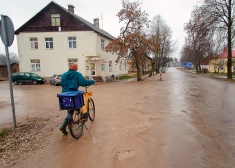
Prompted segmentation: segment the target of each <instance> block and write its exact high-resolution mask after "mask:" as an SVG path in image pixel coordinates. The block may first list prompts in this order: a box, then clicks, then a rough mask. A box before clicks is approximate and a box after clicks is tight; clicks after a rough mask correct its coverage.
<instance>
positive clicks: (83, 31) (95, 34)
mask: <svg viewBox="0 0 235 168" xmlns="http://www.w3.org/2000/svg"><path fill="white" fill-rule="evenodd" d="M15 34H16V36H17V43H18V55H19V64H20V71H21V72H35V73H37V74H38V75H40V76H43V77H50V76H52V75H53V74H62V73H63V72H65V71H67V70H68V66H69V64H70V63H76V64H77V65H78V71H79V72H81V73H82V74H83V75H84V76H94V77H100V76H102V74H109V75H111V74H115V75H120V74H126V73H128V67H127V64H124V63H123V64H121V65H119V63H118V64H116V62H115V60H116V59H117V55H115V54H112V53H107V52H106V51H105V50H104V49H105V47H106V46H107V45H108V43H109V42H110V41H111V40H113V39H115V37H113V36H112V35H110V34H109V33H107V32H106V31H104V30H102V29H100V28H99V19H94V24H91V23H90V22H88V21H86V20H84V19H83V18H81V17H79V16H77V15H76V14H74V6H72V5H68V9H65V8H63V7H62V6H60V5H58V4H57V3H55V2H53V1H52V2H50V3H49V4H48V5H47V6H45V7H44V8H43V9H42V10H41V11H39V12H38V13H37V14H36V15H35V16H33V17H32V18H31V19H30V20H29V21H27V22H26V23H25V24H24V25H22V26H21V27H20V28H19V29H18V30H16V31H15ZM123 62H125V61H123Z"/></svg>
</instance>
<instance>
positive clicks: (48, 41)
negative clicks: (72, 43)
mask: <svg viewBox="0 0 235 168" xmlns="http://www.w3.org/2000/svg"><path fill="white" fill-rule="evenodd" d="M45 42H46V49H53V38H51V37H50V38H45Z"/></svg>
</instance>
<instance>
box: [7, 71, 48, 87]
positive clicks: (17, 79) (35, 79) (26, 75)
mask: <svg viewBox="0 0 235 168" xmlns="http://www.w3.org/2000/svg"><path fill="white" fill-rule="evenodd" d="M11 78H12V82H13V83H14V84H15V85H17V84H18V83H22V84H25V83H32V84H35V85H36V84H38V83H40V84H43V83H45V82H46V80H45V79H44V78H42V77H41V76H39V75H37V74H35V73H31V72H17V73H13V74H12V75H11Z"/></svg>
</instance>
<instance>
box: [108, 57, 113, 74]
mask: <svg viewBox="0 0 235 168" xmlns="http://www.w3.org/2000/svg"><path fill="white" fill-rule="evenodd" d="M109 72H113V61H112V60H109Z"/></svg>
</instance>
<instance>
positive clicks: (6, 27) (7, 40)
mask: <svg viewBox="0 0 235 168" xmlns="http://www.w3.org/2000/svg"><path fill="white" fill-rule="evenodd" d="M0 35H1V39H2V42H3V44H4V45H5V51H6V59H7V71H8V79H9V88H10V96H11V109H12V116H13V123H14V127H16V117H15V103H14V96H13V89H12V79H11V65H10V59H9V51H8V47H10V46H11V45H12V43H13V41H14V25H13V23H12V21H11V19H10V18H9V17H8V16H4V15H1V24H0Z"/></svg>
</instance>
